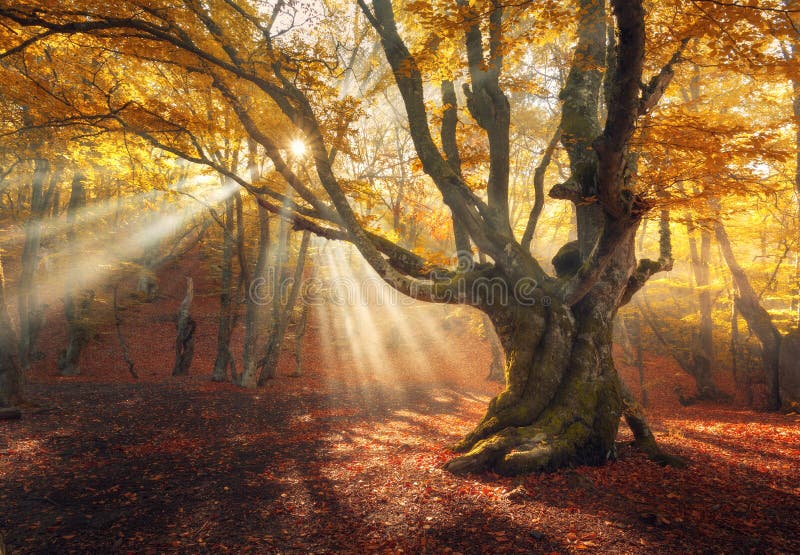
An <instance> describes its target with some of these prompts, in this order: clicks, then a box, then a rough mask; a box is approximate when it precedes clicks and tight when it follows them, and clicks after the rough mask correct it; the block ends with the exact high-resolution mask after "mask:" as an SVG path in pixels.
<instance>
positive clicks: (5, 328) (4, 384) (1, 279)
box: [0, 251, 24, 408]
mask: <svg viewBox="0 0 800 555" xmlns="http://www.w3.org/2000/svg"><path fill="white" fill-rule="evenodd" d="M5 285H6V284H5V275H4V273H3V259H2V252H1V251H0V408H2V407H9V406H12V405H15V404H17V403H19V402H20V401H21V400H22V396H23V386H24V375H23V373H22V367H21V366H20V364H19V358H18V356H17V348H18V340H17V334H16V332H15V331H14V324H13V323H12V322H11V317H10V316H9V314H8V305H7V304H6V289H5Z"/></svg>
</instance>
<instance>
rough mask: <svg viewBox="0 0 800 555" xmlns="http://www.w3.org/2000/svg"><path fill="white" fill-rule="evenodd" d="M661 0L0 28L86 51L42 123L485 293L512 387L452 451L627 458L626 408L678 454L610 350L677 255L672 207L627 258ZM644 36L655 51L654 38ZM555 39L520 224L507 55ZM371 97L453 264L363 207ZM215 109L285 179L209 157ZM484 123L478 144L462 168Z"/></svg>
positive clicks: (308, 7) (415, 291)
mask: <svg viewBox="0 0 800 555" xmlns="http://www.w3.org/2000/svg"><path fill="white" fill-rule="evenodd" d="M649 9H650V10H651V11H650V12H647V11H646V10H645V7H644V6H643V2H642V0H612V1H611V2H610V5H606V3H605V1H604V0H576V1H575V2H540V3H530V4H529V3H526V2H522V3H517V2H510V3H506V2H503V1H501V0H478V1H475V2H472V1H470V2H466V1H461V0H459V1H457V2H440V1H436V0H435V1H433V2H414V3H411V4H407V5H399V3H398V5H393V4H392V2H391V0H372V1H371V2H368V1H367V0H358V2H357V5H356V4H353V3H347V2H342V3H337V2H329V3H321V2H307V3H304V2H295V1H284V0H278V1H277V2H269V3H264V2H260V1H257V2H256V1H253V2H248V1H247V0H203V1H200V0H110V1H108V2H96V1H90V0H71V1H69V2H36V1H32V0H22V1H17V0H14V1H9V0H3V1H2V2H0V21H1V22H2V31H0V33H2V40H3V44H4V49H3V50H4V54H3V60H4V63H8V64H10V67H14V68H27V67H29V66H31V65H35V64H36V63H42V60H49V59H51V58H52V56H57V52H58V51H59V49H62V50H64V49H67V50H69V51H70V52H71V54H70V55H71V56H73V57H78V58H80V57H82V56H83V57H85V64H84V66H85V70H86V71H85V75H81V76H80V77H75V76H73V79H74V83H73V90H72V92H71V93H63V90H64V88H65V87H63V86H60V87H59V90H58V91H55V92H54V94H52V95H51V96H49V97H47V105H46V106H43V107H41V108H40V109H38V110H36V111H32V113H33V114H34V116H32V117H36V118H38V120H37V121H34V122H31V125H37V126H45V125H47V124H48V123H52V122H58V125H60V126H64V125H71V126H84V127H88V128H92V129H95V130H96V129H100V130H103V131H104V132H108V133H112V134H113V133H119V132H123V131H124V132H127V133H133V134H136V135H138V136H139V137H141V138H143V139H144V140H146V141H149V142H150V143H152V144H153V145H156V146H158V147H159V148H162V149H164V150H166V151H169V152H171V153H173V154H175V155H177V156H180V157H183V158H185V159H186V160H189V161H191V162H193V163H196V164H200V165H204V166H206V167H209V168H212V169H213V170H216V171H217V172H219V173H220V174H222V175H223V176H225V177H226V178H228V179H231V180H234V181H236V182H237V183H239V184H240V185H241V186H242V187H243V188H245V189H246V190H247V191H248V192H249V193H250V194H252V195H254V196H255V197H256V198H257V199H258V202H259V204H261V206H262V207H265V208H267V209H268V210H270V211H272V212H274V213H276V214H280V215H281V216H282V217H284V218H286V219H289V220H291V221H292V222H293V225H294V227H295V228H296V229H304V230H308V231H311V232H314V233H316V234H318V235H321V236H324V237H328V238H333V239H341V240H346V241H349V242H352V243H353V244H354V245H355V246H356V247H357V248H358V249H359V251H360V252H361V254H362V255H363V256H364V258H365V259H366V261H367V262H368V263H369V264H370V265H371V266H372V267H373V268H374V270H375V271H376V272H377V273H378V275H379V276H381V278H382V279H383V280H385V281H386V282H387V283H388V284H390V285H391V286H393V287H395V288H396V289H398V290H399V291H401V292H402V293H404V294H406V295H409V296H412V297H415V298H417V299H421V300H425V301H431V302H443V303H445V302H446V303H462V304H467V305H471V306H474V307H476V308H478V309H480V310H481V311H483V312H485V313H486V314H487V315H488V316H489V318H490V319H491V321H492V323H493V324H494V326H495V329H496V331H497V333H498V335H499V337H500V340H501V342H502V345H503V347H504V349H505V351H506V359H507V365H506V370H505V371H506V387H505V389H504V391H503V392H502V393H500V394H499V395H498V396H497V397H495V398H494V399H493V400H492V401H491V403H490V405H489V407H488V410H487V412H486V415H485V417H484V418H483V420H482V421H481V422H480V423H479V424H478V425H477V426H476V428H475V429H474V430H473V431H472V432H471V433H470V434H468V435H467V436H466V437H465V438H464V439H463V440H462V441H461V442H460V443H459V444H458V445H457V446H456V449H457V451H459V452H460V453H462V454H461V455H460V456H458V457H456V458H455V459H453V460H452V461H451V462H450V463H449V464H448V465H447V466H448V468H449V469H450V470H452V471H454V472H471V471H481V470H485V469H492V470H495V471H497V472H500V473H504V474H517V473H523V472H530V471H535V470H545V469H554V468H558V467H562V466H567V465H573V464H580V463H588V464H600V463H602V462H603V461H605V460H607V459H609V458H611V457H613V456H614V440H615V438H616V436H617V430H618V427H619V424H620V421H621V419H622V418H625V419H626V421H627V423H628V424H629V425H630V427H631V429H632V430H633V432H634V436H635V438H636V442H637V444H638V445H639V446H640V447H641V448H642V449H643V450H645V451H646V452H647V453H648V454H649V455H650V456H651V457H653V458H656V459H658V460H660V461H662V462H679V461H677V460H676V459H674V458H672V457H670V456H669V455H666V454H665V453H662V452H661V451H660V450H659V448H658V446H657V445H656V442H655V439H654V437H653V435H652V433H651V432H650V430H649V429H648V426H647V424H646V422H645V421H644V418H643V416H642V413H641V411H640V410H639V408H638V406H637V405H636V403H635V401H634V400H633V399H632V397H631V396H630V394H629V393H628V392H627V390H626V388H625V386H624V384H623V383H622V382H621V380H620V379H619V377H618V375H617V372H616V370H615V367H614V362H613V360H612V354H611V347H612V321H613V319H614V316H615V314H616V312H617V310H618V309H619V308H620V306H622V305H623V304H625V303H627V302H628V301H629V300H630V299H631V298H632V296H633V295H634V294H635V293H636V291H637V290H639V289H640V288H641V287H642V286H643V285H644V284H645V282H646V281H647V279H648V278H649V277H650V276H651V275H653V274H654V273H656V272H659V271H662V270H666V269H669V268H670V267H671V264H672V260H671V252H670V238H669V222H668V219H667V214H666V212H665V211H663V210H662V212H661V234H660V247H661V248H660V253H659V256H658V257H657V260H649V259H641V260H638V261H637V260H636V257H635V251H634V239H635V235H636V232H637V229H638V228H639V226H640V223H641V221H642V219H643V217H645V215H646V214H647V213H648V212H650V211H652V210H653V209H654V207H656V206H657V201H658V200H659V199H660V198H662V197H660V196H659V191H658V190H652V188H651V189H649V190H647V191H645V189H644V188H643V187H644V185H643V184H642V183H641V180H637V179H636V174H637V167H638V166H639V164H640V162H641V160H640V156H639V153H638V152H637V151H638V150H639V149H641V147H642V145H643V144H646V137H643V136H642V133H641V132H640V131H637V122H639V121H641V120H642V119H643V118H647V117H649V114H650V112H651V111H652V110H653V108H654V107H656V105H657V104H658V103H659V101H660V100H661V99H662V96H663V95H664V93H665V91H666V90H667V88H668V85H669V83H670V81H671V80H672V78H673V75H675V72H676V70H677V68H678V67H679V64H680V63H681V62H682V61H683V60H684V52H685V49H686V48H687V47H691V44H692V42H691V40H690V39H693V38H695V37H693V36H692V34H691V33H692V30H693V23H692V21H691V17H688V16H686V15H685V14H682V13H681V12H682V10H683V7H682V4H681V3H680V2H678V3H675V5H672V4H669V6H666V5H664V6H655V5H654V6H650V8H649ZM694 13H695V14H700V13H704V12H703V10H702V9H700V8H698V9H697V10H695V12H694ZM679 16H680V17H679ZM659 18H660V19H659ZM778 19H779V18H778ZM343 21H344V22H347V23H346V24H343V23H342V22H343ZM677 21H680V22H681V23H680V25H679V24H677V23H676V22H677ZM342 29H346V31H345V32H343V31H342ZM351 31H352V36H351ZM697 32H698V33H700V34H702V31H697ZM650 35H656V36H657V40H655V42H656V43H657V48H656V49H655V51H656V54H655V55H648V56H646V46H647V49H648V52H649V51H650V50H649V49H650V44H651V43H652V42H654V38H653V37H652V36H650ZM565 37H566V39H565ZM549 42H552V43H553V44H554V45H555V46H554V48H561V49H562V50H563V49H564V48H571V49H572V54H571V62H570V63H569V66H568V67H563V68H562V79H561V80H560V82H558V83H557V84H556V85H553V83H552V82H551V83H550V85H549V87H550V89H551V90H549V91H548V90H545V91H544V95H545V96H547V94H549V95H550V96H551V97H557V98H558V100H559V102H560V116H558V117H557V118H556V119H557V120H558V121H557V123H558V132H557V134H556V136H555V137H554V138H553V140H552V141H551V144H550V147H548V148H547V149H546V150H545V151H544V154H543V156H542V157H543V158H544V159H543V160H542V161H541V164H540V165H539V168H538V170H537V171H536V172H534V175H533V176H532V179H531V183H530V184H528V187H529V188H530V189H532V190H534V198H535V201H534V202H533V207H532V210H531V212H530V216H529V218H528V219H527V224H526V225H525V226H524V229H516V228H515V226H513V225H512V224H511V222H510V214H509V212H510V209H509V204H510V199H509V188H510V185H509V184H510V180H511V177H512V166H511V163H510V152H511V147H512V144H511V143H512V136H513V135H512V127H513V117H512V107H514V106H515V105H516V103H517V102H518V101H519V97H521V96H524V94H523V93H522V92H520V91H524V88H522V89H521V88H520V87H519V86H518V84H515V80H514V79H513V78H509V75H508V73H509V70H508V68H509V66H510V65H512V64H513V67H514V68H517V69H519V68H520V67H522V66H524V65H525V64H526V63H532V62H530V61H529V60H530V58H529V56H530V53H529V50H532V49H534V48H536V49H540V50H541V49H542V48H544V47H546V46H547V44H548V43H549ZM565 44H566V45H567V46H566V47H565V46H564V45H565ZM570 45H571V46H570ZM512 59H513V61H512ZM365 60H366V61H365ZM382 68H385V71H383V69H382ZM165 74H169V75H172V76H180V78H181V79H182V83H184V85H185V86H187V87H189V88H191V89H193V90H197V91H204V94H208V95H211V98H212V100H211V101H210V105H213V106H214V108H213V109H212V108H205V109H203V110H193V109H192V102H191V101H190V100H189V101H188V102H187V99H186V98H177V97H176V98H175V99H172V100H169V99H168V98H165V97H164V94H163V93H160V94H159V93H153V91H151V90H149V89H150V88H153V87H154V86H155V85H154V84H155V83H157V82H159V80H160V79H162V78H163V76H164V75H165ZM384 76H385V77H386V78H384ZM511 77H514V76H513V75H512V76H511ZM389 80H391V81H392V82H393V86H392V87H389V86H388V82H389ZM354 82H356V83H360V84H361V85H363V86H358V85H353V83H354ZM187 83H188V85H187ZM38 86H39V87H46V84H44V83H42V82H39V84H38ZM53 87H56V85H53ZM367 89H369V90H367ZM512 89H513V90H512ZM558 89H560V90H558ZM355 91H358V92H355ZM365 91H366V92H365ZM376 91H379V92H376ZM369 94H384V95H394V97H395V98H398V99H400V100H401V101H402V106H403V107H404V117H405V122H404V125H403V127H406V126H407V131H404V132H407V133H408V134H409V135H410V137H411V139H412V141H413V145H414V150H415V157H416V161H415V163H416V164H417V165H418V167H420V168H421V169H422V170H423V171H424V173H425V174H427V176H428V177H429V179H430V181H431V182H432V183H433V184H434V185H435V187H436V189H438V192H439V193H440V194H441V200H442V202H443V204H444V205H446V207H447V208H448V209H449V211H450V213H451V214H452V232H453V236H454V237H455V243H456V246H457V249H458V251H459V263H458V264H455V265H452V266H446V265H443V264H442V263H441V261H440V260H441V258H440V259H439V261H438V262H434V261H433V260H429V259H427V258H426V257H424V256H422V255H421V254H420V252H416V251H414V250H413V249H410V248H404V247H403V246H401V245H400V244H398V243H397V242H393V241H391V240H390V239H388V238H387V236H386V235H385V234H381V232H380V230H379V229H377V228H374V227H371V223H370V220H369V219H368V218H367V219H365V218H363V217H361V216H359V215H358V212H357V211H356V210H355V209H354V203H355V202H356V200H355V195H356V193H357V192H358V191H359V188H363V187H364V186H365V185H364V184H363V183H359V182H358V180H357V179H353V176H350V175H348V174H347V172H346V171H345V168H346V167H347V164H346V163H345V162H344V161H343V160H344V159H346V158H348V157H352V156H353V150H352V149H351V148H350V147H349V144H348V141H349V140H350V139H351V137H352V131H353V128H354V127H355V126H357V125H358V122H359V120H361V119H363V118H364V117H365V111H366V108H365V107H366V106H367V104H368V102H369V101H368V100H366V99H365V98H366V97H367V95H369ZM362 104H363V105H362ZM215 110H216V111H225V112H227V113H230V114H233V115H234V116H235V118H236V120H237V121H238V125H239V126H240V128H241V130H242V132H243V133H244V134H246V136H247V137H248V138H249V140H250V141H251V144H257V145H258V149H259V150H258V152H259V153H260V154H262V155H264V156H266V157H268V158H269V159H270V160H271V164H272V167H273V168H274V172H273V173H274V175H275V176H280V178H281V180H282V183H278V182H277V180H265V181H264V180H262V181H259V180H258V179H252V178H251V177H250V175H249V174H248V172H247V171H237V169H236V168H233V169H231V168H230V167H227V166H224V165H222V164H220V163H218V162H217V161H216V159H215V157H214V155H213V148H212V147H206V146H203V145H204V144H205V143H204V142H203V141H200V140H198V136H199V135H203V136H204V137H205V139H204V141H206V142H207V141H208V140H209V137H212V138H213V136H214V134H213V125H214V117H215V115H214V111H215ZM466 127H469V128H470V130H471V133H465V132H464V129H465V128H466ZM287 129H288V130H289V131H287ZM476 133H478V134H479V135H480V136H479V139H478V143H477V144H480V145H481V148H482V149H483V153H484V156H483V158H482V161H481V162H480V163H478V164H477V165H476V164H475V163H473V164H472V165H471V166H470V167H469V168H467V164H466V162H464V164H463V165H464V167H462V159H463V158H464V157H463V156H462V154H464V151H465V150H466V146H465V144H464V143H465V142H466V141H467V138H469V140H470V141H471V143H470V149H472V150H473V151H474V149H475V144H476V142H475V141H476V139H475V135H476ZM286 137H302V139H303V141H304V142H305V144H306V145H307V147H308V150H309V153H310V154H309V159H310V161H309V163H310V164H313V168H314V169H315V172H314V174H315V175H314V176H313V178H312V177H311V176H309V175H308V173H306V172H300V171H299V170H298V168H297V166H296V165H295V164H292V162H291V160H289V159H288V158H287V152H286V149H285V146H284V145H285V142H284V139H285V138H286ZM557 141H560V145H561V147H562V148H563V151H564V152H565V153H566V156H567V158H566V159H567V160H568V167H567V168H565V173H568V174H569V175H568V178H567V179H566V180H565V181H564V182H563V183H561V184H558V185H555V186H554V187H553V188H552V189H551V190H550V193H549V194H550V197H552V198H553V199H557V200H558V201H560V202H568V203H572V205H574V213H575V216H576V217H575V224H574V225H575V226H576V227H577V229H576V232H577V233H576V236H577V240H576V241H574V242H570V243H568V244H567V245H565V246H564V247H563V248H562V249H561V250H560V251H559V253H558V255H557V256H556V258H555V259H554V262H553V264H554V266H555V269H556V271H555V275H550V274H549V273H548V271H547V270H546V269H545V268H546V265H545V264H544V262H543V261H541V258H542V256H541V254H539V253H536V252H532V249H531V245H532V244H535V243H534V241H533V239H534V237H535V234H536V233H537V232H541V228H542V226H538V227H537V223H538V219H539V216H540V214H541V213H542V204H543V203H544V185H543V177H544V172H545V169H546V168H547V165H548V163H549V159H550V157H551V156H552V155H553V149H554V148H556V146H557ZM242 158H244V157H242ZM476 168H477V169H476ZM287 184H288V186H290V187H291V191H292V192H291V193H290V194H289V193H286V190H287V189H286V185H287ZM662 206H663V205H662ZM473 254H477V255H478V256H479V260H480V263H477V262H476V261H473ZM537 255H538V258H537Z"/></svg>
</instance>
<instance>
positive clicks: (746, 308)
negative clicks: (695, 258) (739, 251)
mask: <svg viewBox="0 0 800 555" xmlns="http://www.w3.org/2000/svg"><path fill="white" fill-rule="evenodd" d="M714 233H715V235H716V238H717V243H719V246H720V249H721V250H722V256H723V258H725V262H726V263H727V265H728V269H729V270H730V272H731V275H732V276H733V281H734V283H735V284H736V289H737V290H738V292H739V294H738V296H737V297H736V299H735V301H734V302H735V303H736V308H737V309H738V310H739V313H740V314H741V315H742V317H743V318H744V319H745V321H746V322H747V325H748V326H749V328H750V329H751V330H752V331H753V333H754V334H755V335H756V337H758V340H759V341H760V342H761V359H762V363H763V368H764V379H765V383H766V386H767V403H766V408H767V409H768V410H778V409H779V408H780V406H781V398H780V383H779V377H778V375H779V369H778V359H779V355H780V345H781V334H780V332H779V331H778V329H777V328H776V327H775V324H773V323H772V317H770V315H769V313H768V312H767V311H766V310H765V309H764V307H762V306H761V303H760V301H759V299H758V295H757V294H756V292H755V291H754V290H753V287H752V285H751V284H750V280H749V279H748V277H747V274H745V273H744V270H742V267H741V266H739V263H738V262H737V261H736V257H735V256H734V254H733V249H732V248H731V242H730V239H729V238H728V233H727V231H726V230H725V226H723V225H722V221H721V220H719V219H717V221H716V223H715V225H714Z"/></svg>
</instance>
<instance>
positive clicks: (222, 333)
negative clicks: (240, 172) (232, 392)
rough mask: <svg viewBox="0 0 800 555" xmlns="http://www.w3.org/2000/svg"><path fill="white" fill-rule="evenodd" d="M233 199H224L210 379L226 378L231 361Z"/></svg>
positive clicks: (233, 247) (219, 379) (221, 380)
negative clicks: (219, 278) (217, 296)
mask: <svg viewBox="0 0 800 555" xmlns="http://www.w3.org/2000/svg"><path fill="white" fill-rule="evenodd" d="M233 224H234V216H233V199H232V198H230V197H228V198H227V199H226V200H225V229H224V230H223V233H222V264H221V266H220V268H221V270H222V279H221V284H220V296H219V325H218V327H217V358H216V360H215V361H214V373H213V374H212V376H211V379H212V381H215V382H224V381H227V380H228V366H229V365H230V362H231V332H232V331H233V330H232V328H231V324H232V310H231V300H232V299H231V297H232V294H233V251H234V249H235V243H234V236H233V233H234V226H233Z"/></svg>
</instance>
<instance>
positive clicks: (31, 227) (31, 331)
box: [17, 158, 50, 368]
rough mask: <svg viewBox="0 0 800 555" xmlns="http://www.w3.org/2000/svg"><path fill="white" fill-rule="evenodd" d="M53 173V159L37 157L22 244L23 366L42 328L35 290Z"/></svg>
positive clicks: (42, 317) (20, 280)
mask: <svg viewBox="0 0 800 555" xmlns="http://www.w3.org/2000/svg"><path fill="white" fill-rule="evenodd" d="M49 173H50V162H49V161H48V160H45V159H42V158H37V159H36V160H34V170H33V180H32V182H31V199H30V207H31V213H30V217H29V219H28V221H27V222H25V240H24V244H23V247H22V271H21V273H20V278H19V297H18V303H17V309H18V311H19V343H20V344H19V358H20V364H21V365H22V367H23V368H27V367H28V365H29V364H30V361H31V357H32V356H33V355H34V354H35V350H36V340H37V338H38V337H39V333H40V331H41V329H42V325H43V320H44V309H43V307H42V306H41V304H40V302H39V295H38V292H37V290H36V270H37V268H38V266H39V248H40V246H41V238H42V217H43V208H44V206H43V204H44V198H45V192H44V187H45V180H46V179H47V176H48V174H49Z"/></svg>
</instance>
